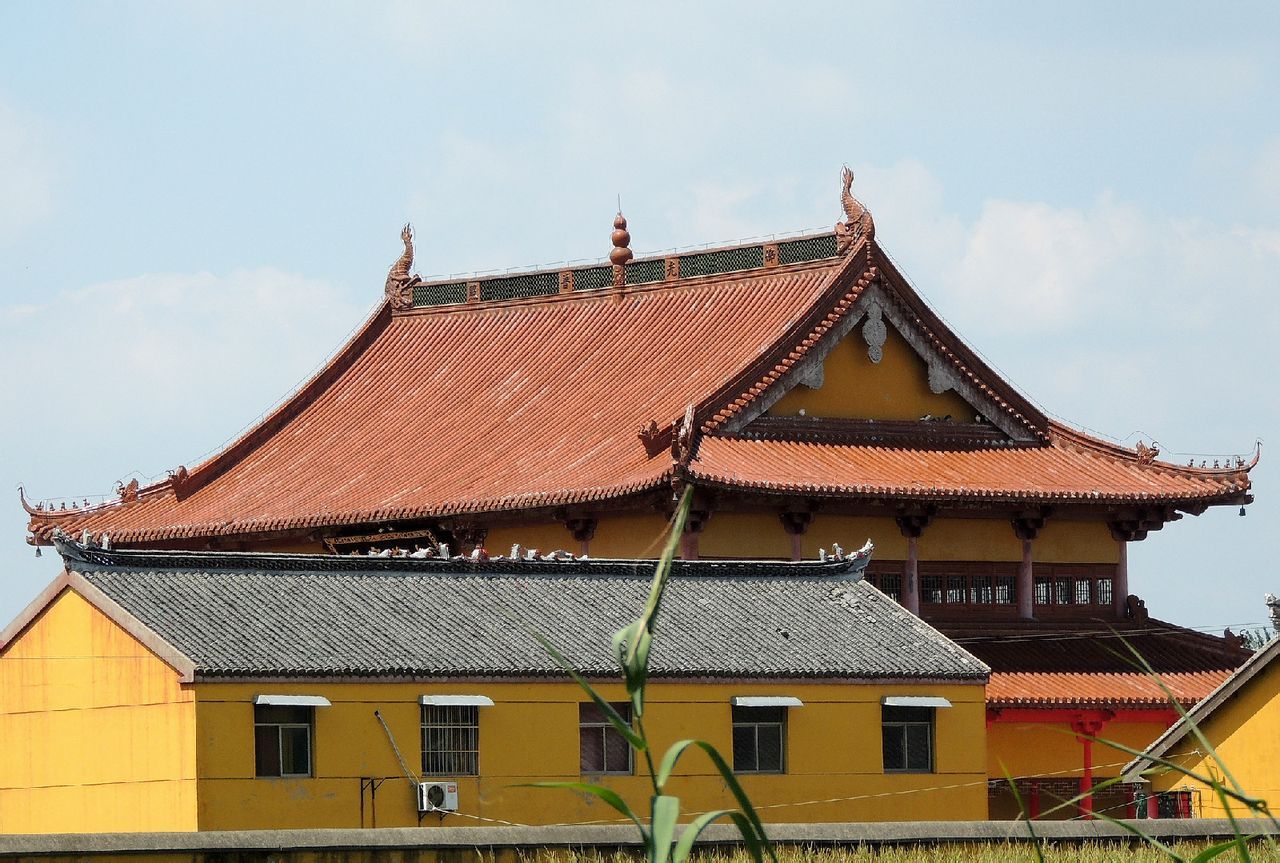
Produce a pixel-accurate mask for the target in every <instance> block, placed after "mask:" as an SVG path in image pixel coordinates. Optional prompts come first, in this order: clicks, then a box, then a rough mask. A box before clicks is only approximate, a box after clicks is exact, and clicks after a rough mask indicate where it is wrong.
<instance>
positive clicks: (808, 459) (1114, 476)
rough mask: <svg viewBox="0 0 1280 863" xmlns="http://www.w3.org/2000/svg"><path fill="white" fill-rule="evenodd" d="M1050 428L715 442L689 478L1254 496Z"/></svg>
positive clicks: (784, 485)
mask: <svg viewBox="0 0 1280 863" xmlns="http://www.w3.org/2000/svg"><path fill="white" fill-rule="evenodd" d="M1051 429H1052V431H1051V435H1050V438H1051V443H1050V445H1049V446H1030V447H1019V448H1010V449H1006V448H1000V449H978V450H959V451H950V450H927V449H919V448H915V447H912V448H906V447H901V448H888V447H880V446H865V445H840V444H832V443H809V442H800V441H780V440H748V439H743V438H733V437H714V436H711V437H706V438H704V439H703V440H702V443H701V445H700V446H699V448H698V456H697V458H696V459H695V460H694V462H693V464H692V465H691V467H690V471H691V473H692V475H693V477H694V479H695V480H700V481H705V482H708V483H712V484H715V485H721V486H728V487H733V488H751V489H761V490H766V491H774V492H784V493H795V494H804V495H811V496H847V495H868V496H881V497H893V498H921V499H929V500H937V499H947V498H962V499H981V500H1009V501H1027V500H1034V501H1050V500H1075V501H1085V502H1089V501H1098V502H1103V501H1144V500H1150V501H1165V502H1174V501H1179V500H1210V499H1214V498H1226V497H1231V496H1233V495H1236V494H1239V493H1241V492H1244V491H1246V490H1248V488H1249V480H1248V476H1247V474H1246V473H1245V472H1244V471H1221V470H1219V471H1213V470H1196V469H1184V468H1174V467H1171V466H1168V465H1163V464H1154V463H1153V464H1140V463H1139V462H1138V461H1137V460H1136V459H1133V458H1123V457H1118V456H1116V455H1113V454H1111V453H1108V452H1106V451H1105V450H1103V449H1099V448H1096V447H1093V448H1086V447H1082V446H1079V445H1077V444H1075V443H1074V441H1075V440H1077V439H1076V438H1072V439H1071V440H1067V439H1064V438H1063V437H1062V436H1061V435H1057V434H1053V433H1052V432H1056V431H1057V430H1058V429H1057V427H1056V426H1053V427H1051Z"/></svg>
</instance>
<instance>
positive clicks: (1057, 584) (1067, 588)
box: [1053, 578, 1071, 605]
mask: <svg viewBox="0 0 1280 863" xmlns="http://www.w3.org/2000/svg"><path fill="white" fill-rule="evenodd" d="M1053 603H1054V605H1070V604H1071V579H1069V578H1055V579H1054V580H1053Z"/></svg>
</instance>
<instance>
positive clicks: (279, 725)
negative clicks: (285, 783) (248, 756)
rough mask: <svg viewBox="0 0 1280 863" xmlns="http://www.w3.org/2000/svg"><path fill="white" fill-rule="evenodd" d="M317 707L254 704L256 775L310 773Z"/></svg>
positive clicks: (297, 774)
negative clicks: (313, 728)
mask: <svg viewBox="0 0 1280 863" xmlns="http://www.w3.org/2000/svg"><path fill="white" fill-rule="evenodd" d="M313 716H314V709H313V708H311V707H284V706H279V705H268V704H255V705H254V707H253V743H254V760H255V765H256V768H255V775H257V776H310V775H311V727H312V718H313Z"/></svg>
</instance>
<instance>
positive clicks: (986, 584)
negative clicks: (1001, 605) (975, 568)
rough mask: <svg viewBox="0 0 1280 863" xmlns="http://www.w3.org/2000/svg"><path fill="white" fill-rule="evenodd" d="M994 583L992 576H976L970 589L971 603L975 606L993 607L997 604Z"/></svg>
mask: <svg viewBox="0 0 1280 863" xmlns="http://www.w3.org/2000/svg"><path fill="white" fill-rule="evenodd" d="M992 582H993V578H992V576H989V575H975V576H974V577H973V581H972V583H971V587H970V588H969V602H971V603H973V604H974V605H991V604H992V603H993V602H995V591H994V590H992Z"/></svg>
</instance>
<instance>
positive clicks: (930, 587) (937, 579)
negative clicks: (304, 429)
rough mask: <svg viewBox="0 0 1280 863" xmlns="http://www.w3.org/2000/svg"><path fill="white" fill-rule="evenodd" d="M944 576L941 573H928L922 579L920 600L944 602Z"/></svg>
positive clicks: (932, 602)
mask: <svg viewBox="0 0 1280 863" xmlns="http://www.w3.org/2000/svg"><path fill="white" fill-rule="evenodd" d="M942 585H943V578H942V576H940V575H926V576H924V577H923V578H921V579H920V601H921V602H927V603H931V604H937V603H940V602H942V597H943V593H942V589H943V588H942Z"/></svg>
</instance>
